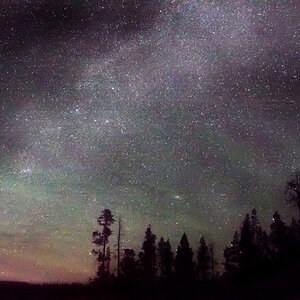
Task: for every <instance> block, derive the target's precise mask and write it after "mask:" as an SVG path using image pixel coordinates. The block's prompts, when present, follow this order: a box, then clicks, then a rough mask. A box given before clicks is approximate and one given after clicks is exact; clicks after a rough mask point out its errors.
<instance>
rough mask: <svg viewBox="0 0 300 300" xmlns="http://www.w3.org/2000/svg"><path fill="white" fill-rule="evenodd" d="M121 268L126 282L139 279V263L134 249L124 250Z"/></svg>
mask: <svg viewBox="0 0 300 300" xmlns="http://www.w3.org/2000/svg"><path fill="white" fill-rule="evenodd" d="M120 267H121V271H122V275H123V277H124V278H125V280H128V281H133V280H135V279H137V261H136V259H135V251H134V250H133V249H124V255H123V257H122V260H121V262H120Z"/></svg>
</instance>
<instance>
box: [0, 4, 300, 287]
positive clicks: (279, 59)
mask: <svg viewBox="0 0 300 300" xmlns="http://www.w3.org/2000/svg"><path fill="white" fill-rule="evenodd" d="M58 2H60V3H59V4H58ZM121 2H122V1H112V2H110V3H106V1H93V0H90V1H83V0H78V1H67V0H63V1H54V0H51V1H50V0H48V1H38V0H31V1H30V0H28V1H24V2H23V1H17V0H10V1H5V4H0V26H1V28H3V30H2V32H1V33H0V78H1V81H0V101H1V102H0V141H1V144H0V149H1V155H0V200H1V201H0V235H1V239H0V240H1V246H0V279H5V280H7V279H9V280H26V281H39V282H40V281H57V280H59V281H75V280H78V281H86V280H88V278H89V277H92V276H93V275H94V272H95V269H96V265H95V258H94V257H93V256H91V255H90V252H91V249H92V244H91V234H92V232H93V231H94V230H95V228H96V226H97V224H96V218H97V217H98V215H99V213H100V211H101V210H102V209H104V208H105V207H106V208H110V209H111V210H112V212H113V214H114V215H115V217H117V216H118V215H122V219H123V221H124V237H123V246H124V247H133V248H135V249H136V250H139V249H140V247H141V242H142V238H143V235H144V231H145V228H146V226H147V225H148V224H149V223H151V224H152V226H153V230H154V232H155V233H156V234H157V235H158V236H160V235H163V236H164V237H167V238H170V240H171V241H172V246H173V248H174V249H175V246H177V244H178V242H179V239H180V237H181V235H182V233H183V232H184V231H186V232H187V235H188V237H189V239H190V240H191V243H192V245H193V246H196V244H197V243H198V241H199V238H200V235H201V234H202V235H204V236H205V237H206V238H207V239H208V240H209V241H214V242H215V244H216V247H217V248H218V249H217V254H218V256H219V261H221V259H222V257H221V254H222V248H223V247H224V246H225V245H226V244H228V243H229V241H230V240H231V238H232V235H233V231H234V229H235V228H238V227H239V224H240V222H241V220H242V218H243V216H244V215H245V213H246V212H247V211H249V210H250V209H252V208H253V207H256V209H257V211H258V215H259V217H260V220H261V222H262V224H263V225H265V226H267V224H269V223H270V220H271V216H272V213H273V212H274V211H275V210H276V209H278V210H279V211H280V212H281V213H282V215H283V216H290V215H291V214H292V213H293V208H292V207H291V206H288V205H287V204H286V203H284V201H283V199H284V195H283V191H284V188H285V182H286V181H287V179H288V177H289V175H290V174H291V172H292V171H293V170H294V169H295V168H297V166H299V164H300V153H299V149H300V138H299V130H300V121H299V120H300V102H299V12H300V11H299V9H300V6H299V3H298V1H292V0H286V1H283V0H282V1H275V0H274V1H259V0H256V1H254V0H253V1H204V0H203V1H201V0H198V1H197V0H186V1H176V0H175V1H168V0H166V1H159V0H147V1H146V0H141V1H136V2H135V4H133V2H131V1H129V0H128V1H125V2H124V1H123V2H122V3H121ZM113 244H114V238H112V243H111V245H113Z"/></svg>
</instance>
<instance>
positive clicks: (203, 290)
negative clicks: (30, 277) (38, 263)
mask: <svg viewBox="0 0 300 300" xmlns="http://www.w3.org/2000/svg"><path fill="white" fill-rule="evenodd" d="M287 272H288V270H287ZM287 275H288V274H286V273H285V272H283V273H281V274H277V275H276V276H274V277H272V278H268V279H258V280H255V279H252V280H251V281H249V280H246V281H245V280H240V279H238V278H236V279H235V280H232V279H231V280H229V279H224V278H223V279H218V280H215V281H210V282H206V283H205V282H197V281H194V282H189V283H185V284H183V283H182V282H176V281H172V282H156V283H155V284H151V285H147V284H142V283H139V284H138V285H137V284H135V285H133V284H128V283H127V284H125V283H120V282H114V283H110V284H106V285H102V286H101V285H83V284H69V285H65V284H43V285H33V284H27V283H18V282H2V283H1V284H0V299H1V300H2V299H3V300H6V299H7V300H8V299H18V300H19V299H20V300H23V299H24V300H27V299H28V300H46V299H47V300H50V299H51V300H60V299H68V300H72V299H78V300H84V299H86V300H92V299H107V300H114V299H116V300H117V299H172V300H173V299H183V300H188V299H262V300H265V299H272V300H273V299H292V300H296V299H300V280H299V278H300V274H297V276H287ZM290 275H291V274H290ZM293 275H295V274H293Z"/></svg>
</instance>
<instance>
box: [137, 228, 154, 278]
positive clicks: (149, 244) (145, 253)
mask: <svg viewBox="0 0 300 300" xmlns="http://www.w3.org/2000/svg"><path fill="white" fill-rule="evenodd" d="M155 240H156V235H155V234H153V233H152V231H151V226H150V225H149V226H148V227H147V230H146V232H145V239H144V242H143V247H142V251H141V252H140V253H139V258H140V262H141V268H142V272H143V276H144V279H146V280H153V279H154V278H155V276H156V245H155Z"/></svg>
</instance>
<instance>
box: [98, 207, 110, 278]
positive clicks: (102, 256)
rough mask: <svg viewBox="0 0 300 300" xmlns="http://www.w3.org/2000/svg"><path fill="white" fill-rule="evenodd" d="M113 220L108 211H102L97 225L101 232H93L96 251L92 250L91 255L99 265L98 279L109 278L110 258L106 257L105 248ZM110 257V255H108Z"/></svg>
mask: <svg viewBox="0 0 300 300" xmlns="http://www.w3.org/2000/svg"><path fill="white" fill-rule="evenodd" d="M114 221H115V220H114V218H113V215H112V213H111V211H110V210H109V209H104V210H103V211H102V212H101V215H100V216H99V218H98V220H97V223H98V225H99V226H100V228H101V227H102V231H98V230H97V231H94V232H93V243H94V244H95V245H96V249H94V250H93V254H94V255H96V256H97V261H98V263H99V267H98V271H97V276H98V278H102V279H103V278H107V277H108V276H109V270H108V268H107V267H108V265H107V264H106V262H109V259H110V257H109V258H108V256H107V249H106V246H107V244H108V242H109V240H108V238H109V237H110V236H111V234H112V231H111V229H110V227H111V225H112V224H113V223H114ZM109 255H110V254H109Z"/></svg>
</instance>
